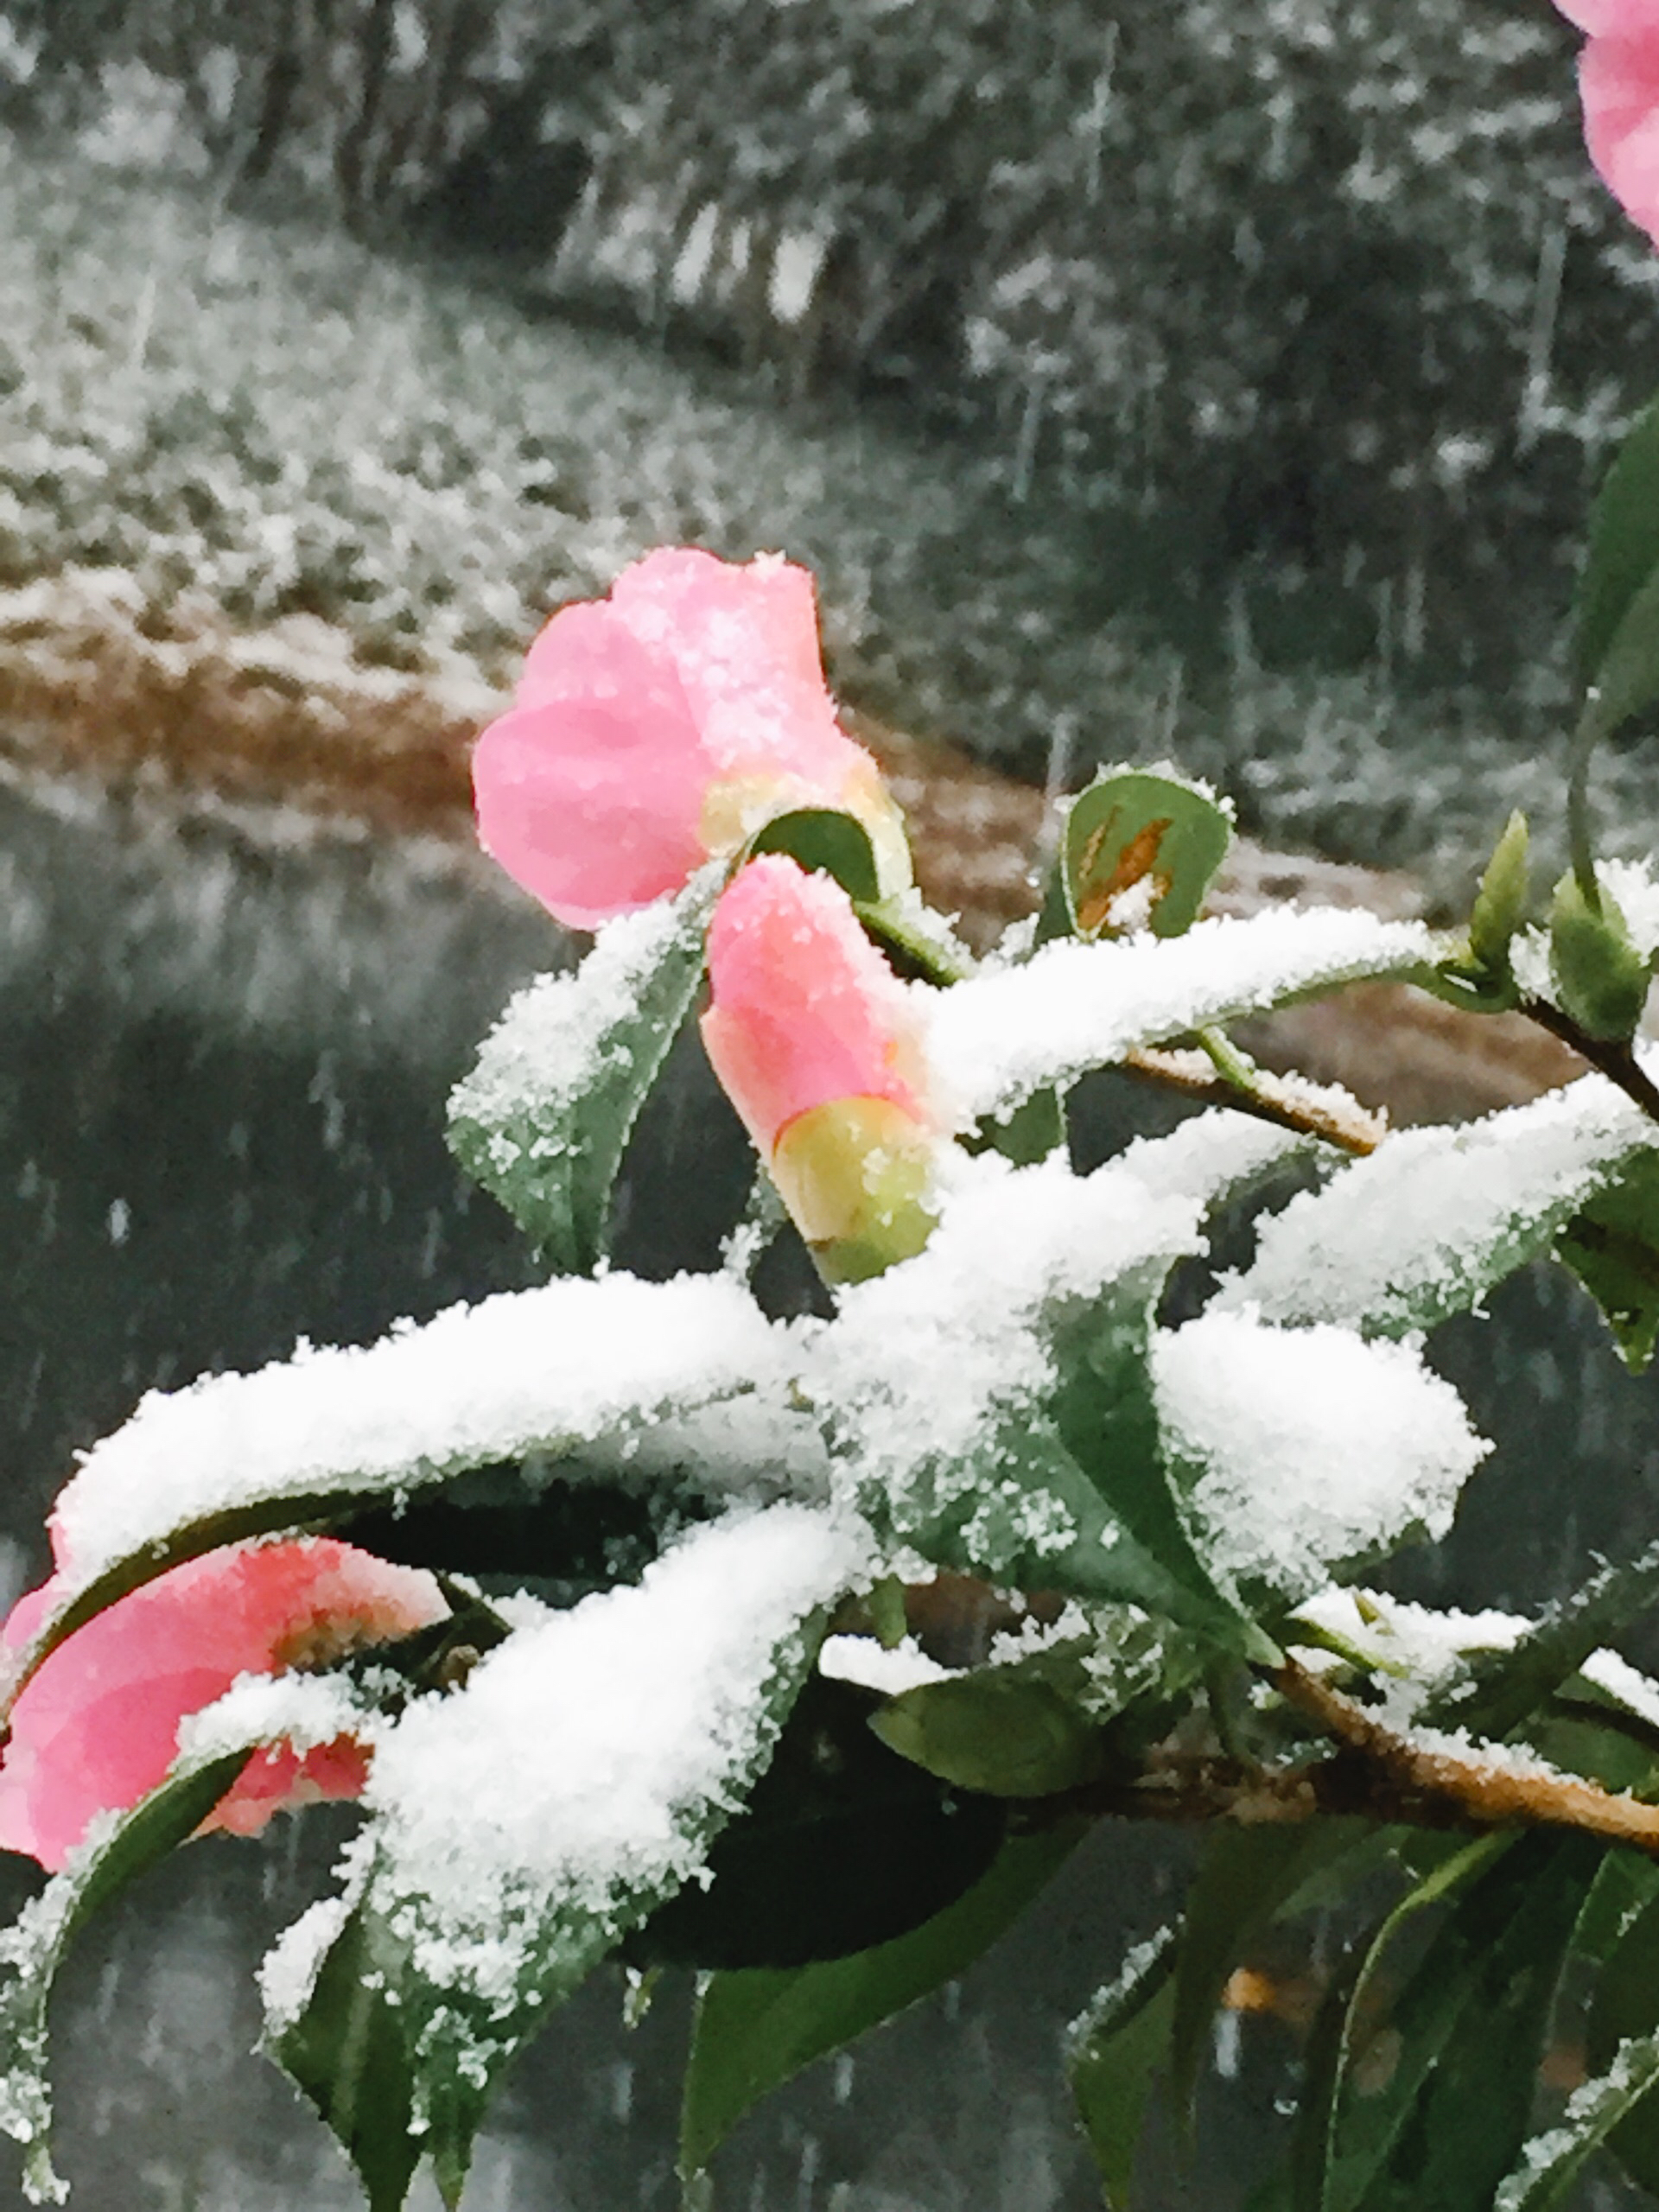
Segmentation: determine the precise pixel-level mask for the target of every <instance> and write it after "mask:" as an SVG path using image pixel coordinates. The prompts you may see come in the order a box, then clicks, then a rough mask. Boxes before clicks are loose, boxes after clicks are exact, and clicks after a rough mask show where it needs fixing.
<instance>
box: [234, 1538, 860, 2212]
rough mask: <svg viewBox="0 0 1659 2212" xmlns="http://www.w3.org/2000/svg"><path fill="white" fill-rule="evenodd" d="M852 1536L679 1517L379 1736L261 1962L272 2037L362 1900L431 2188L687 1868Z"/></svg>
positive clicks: (777, 1718)
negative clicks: (632, 1564) (608, 1584)
mask: <svg viewBox="0 0 1659 2212" xmlns="http://www.w3.org/2000/svg"><path fill="white" fill-rule="evenodd" d="M869 1564H870V1562H869V1558H868V1550H867V1548H866V1544H865V1541H864V1540H863V1538H862V1537H861V1535H859V1534H858V1533H857V1531H856V1530H855V1529H853V1528H851V1527H849V1524H848V1523H847V1522H844V1521H840V1520H836V1519H835V1518H833V1517H832V1516H830V1515H829V1514H828V1513H827V1512H824V1511H823V1510H814V1509H810V1508H807V1507H803V1506H793V1505H779V1506H773V1507H770V1508H767V1509H765V1510H761V1511H760V1512H757V1513H753V1514H750V1515H748V1516H734V1517H731V1518H728V1520H725V1521H723V1522H718V1523H715V1524H714V1525H712V1526H710V1527H706V1528H702V1529H696V1530H695V1531H694V1532H692V1533H691V1534H690V1535H688V1536H686V1537H684V1538H683V1539H682V1541H680V1542H679V1543H678V1544H677V1546H676V1547H675V1548H672V1549H671V1550H670V1551H669V1552H667V1553H665V1554H664V1556H663V1557H662V1558H661V1559H660V1560H658V1561H657V1563H656V1564H655V1565H654V1566H653V1567H651V1568H650V1569H648V1570H647V1572H646V1574H645V1579H644V1580H643V1581H642V1582H641V1583H640V1584H639V1586H636V1587H632V1588H629V1587H619V1588H617V1589H614V1590H611V1591H607V1592H601V1593H599V1594H596V1595H595V1596H594V1597H591V1598H588V1599H585V1600H584V1601H583V1602H582V1604H581V1605H577V1606H576V1607H575V1608H574V1609H573V1610H572V1611H569V1612H563V1613H550V1614H547V1615H546V1616H545V1617H544V1618H542V1619H541V1620H539V1621H538V1622H535V1623H533V1624H527V1625H525V1626H524V1627H523V1628H521V1629H519V1630H518V1632H517V1633H516V1634H514V1635H513V1636H512V1637H510V1638H509V1640H508V1641H507V1642H506V1643H504V1644H501V1645H499V1646H498V1647H497V1649H494V1650H493V1651H492V1652H490V1653H488V1654H487V1655H486V1656H485V1657H484V1658H483V1659H482V1660H481V1661H480V1663H479V1664H478V1666H477V1667H476V1668H475V1669H474V1671H473V1673H472V1674H471V1675H469V1676H468V1678H467V1681H466V1683H465V1685H464V1686H463V1687H462V1688H460V1689H459V1690H457V1691H456V1692H455V1693H454V1694H453V1695H450V1696H448V1697H445V1696H436V1697H431V1698H426V1699H423V1700H417V1701H416V1703H414V1704H412V1705H410V1707H407V1708H406V1710H405V1711H404V1713H402V1714H401V1716H400V1717H399V1718H398V1719H397V1721H396V1722H395V1723H394V1724H393V1725H391V1726H390V1727H389V1728H388V1729H387V1730H386V1732H385V1734H384V1736H383V1737H382V1738H381V1739H380V1742H379V1744H378V1748H377V1752H376V1758H375V1763H374V1767H373V1770H372V1774H371V1777H370V1781H369V1787H368V1791H367V1794H366V1797H365V1805H366V1807H367V1809H368V1811H369V1814H370V1815H371V1818H370V1822H369V1825H368V1827H366V1829H365V1832H364V1834H362V1836H361V1837H360V1838H359V1840H358V1842H357V1843H356V1844H355V1845H354V1846H353V1850H352V1853H351V1854H350V1860H349V1866H350V1872H349V1878H348V1886H347V1890H346V1906H345V1908H342V1906H341V1904H340V1903H339V1901H336V1902H334V1903H333V1904H329V1905H327V1906H325V1907H323V1908H321V1909H314V1913H313V1914H311V1915H308V1916H305V1917H304V1918H302V1920H301V1921H300V1922H298V1923H296V1926H295V1927H294V1928H293V1929H290V1930H289V1935H288V1936H286V1937H284V1938H283V1943H282V1944H281V1945H279V1946H278V1948H277V1951H276V1952H275V1953H273V1955H272V1957H271V1959H270V1961H267V1967H266V1972H265V1975H264V1988H265V1995H266V2001H267V2008H268V2013H269V2016H270V2026H271V2032H272V2034H273V2036H274V2037H276V2038H277V2042H278V2044H281V2042H282V2041H283V2038H284V2037H287V2036H289V2034H291V2033H292V2032H293V2031H294V2028H295V2024H296V2022H298V2021H300V2020H301V2019H302V2018H303V2017H304V2015H305V2013H306V2011H307V2008H308V2005H309V2003H310V2002H311V1999H312V1998H313V1994H314V1993H315V1990H316V1989H317V1987H318V1986H320V1976H321V1969H322V1965H323V1961H324V1959H325V1957H326V1955H327V1951H328V1948H329V1947H330V1946H331V1945H332V1943H334V1942H335V1941H337V1940H339V1939H340V1937H341V1936H342V1934H343V1932H344V1929H345V1927H346V1918H345V1917H344V1912H345V1911H347V1910H349V1911H352V1912H356V1913H359V1914H360V1915H361V1919H360V1922H359V1923H357V1924H358V1926H359V1928H360V1930H361V1933H360V1935H359V1936H356V1937H355V1938H354V1939H353V1940H356V1941H359V1942H362V1943H363V1944H364V1945H365V1948H366V1952H367V1955H368V1956H369V1957H370V1958H371V1959H372V1961H373V1964H374V1967H375V1970H376V1971H377V1972H378V1973H379V1974H382V1975H383V1976H384V1977H385V1986H386V1990H387V1993H388V1995H389V1996H390V1997H391V1998H392V1999H394V2000H395V2004H396V2009H397V2022H398V2024H399V2029H400V2032H401V2033H402V2035H403V2037H404V2048H405V2050H406V2052H407V2054H408V2060H409V2066H410V2080H411V2085H412V2087H411V2097H410V2126H411V2127H412V2129H413V2130H414V2131H415V2132H416V2133H418V2134H419V2135H420V2136H421V2137H422V2139H423V2144H424V2145H425V2147H426V2148H427V2149H428V2150H429V2152H430V2154H431V2157H432V2160H433V2165H434V2169H435V2173H436V2176H437V2179H438V2182H439V2185H440V2187H441V2188H442V2190H443V2191H444V2193H445V2195H446V2196H447V2197H448V2199H449V2201H450V2202H454V2201H455V2199H456V2198H457V2197H458V2196H459V2192H460V2190H461V2185H462V2183H463V2182H464V2180H465V2177H466V2172H467V2163H468V2160H469V2158H470V2155H471V2148H472V2142H473V2138H474V2133H475V2132H476V2130H477V2127H478V2125H479V2122H480V2118H481V2117H482V2114H483V2111H484V2108H485V2106H486V2102H487V2101H488V2098H489V2095H490V2093H491V2091H492V2089H493V2086H494V2084H495V2082H496V2081H497V2079H498V2077H499V2074H500V2072H501V2070H502V2069H503V2068H504V2067H505V2064H506V2063H507V2062H508V2061H509V2060H510V2059H511V2058H512V2056H513V2054H514V2052H515V2051H517V2050H518V2049H519V2047H520V2046H521V2045H522V2044H524V2041H525V2040H526V2039H527V2038H528V2037H530V2036H531V2034H533V2033H534V2031H536V2029H537V2027H538V2026H539V2025H540V2024H542V2022H543V2020H544V2019H545V2018H546V2017H547V2015H548V2013H549V2012H550V2010H551V2009H552V2008H553V2007H554V2006H555V2005H557V2004H558V2003H560V2002H561V2001H562V2000H563V1999H564V1998H565V1997H567V1996H569V1993H570V1992H571V1991H572V1990H573V1989H575V1986H577V1984H578V1983H579V1982H580V1981H581V1980H582V1979H583V1978H584V1977H585V1976H586V1974H588V1971H589V1969H590V1968H591V1967H593V1966H594V1965H595V1964H596V1963H597V1961H599V1960H600V1959H601V1958H602V1957H603V1956H604V1955H606V1953H607V1952H608V1951H609V1950H610V1949H611V1948H613V1946H614V1944H615V1943H616V1942H617V1940H618V1938H619V1937H620V1936H622V1935H623V1934H625V1933H626V1930H627V1929H629V1928H631V1927H632V1926H634V1925H636V1924H637V1923H639V1921H641V1920H643V1919H644V1918H645V1916H646V1914H647V1913H649V1912H650V1910H652V1907H653V1906H655V1905H656V1904H659V1903H660V1902H661V1901H662V1900H663V1899H664V1898H665V1897H669V1896H671V1894H672V1893H673V1892H674V1891H676V1890H677V1889H678V1888H679V1886H680V1885H681V1884H682V1883H683V1882H685V1881H686V1880H687V1879H689V1878H691V1877H692V1876H694V1875H696V1873H697V1872H699V1870H700V1869H702V1867H703V1866H705V1864H706V1860H707V1855H708V1852H709V1846H710V1844H711V1842H712V1841H713V1840H714V1837H715V1834H717V1833H718V1831H719V1830H720V1829H721V1827H722V1826H723V1825H724V1824H725V1822H726V1821H727V1820H728V1817H729V1816H730V1815H731V1814H732V1813H734V1811H735V1810H736V1809H737V1808H738V1807H739V1806H740V1805H741V1802H742V1800H743V1797H744V1796H745V1793H746V1792H747V1789H749V1787H750V1786H751V1784H752V1783H753V1782H754V1780H755V1778H756V1777H757V1776H758V1775H759V1774H760V1771H761V1770H762V1769H763V1768H764V1767H765V1765H766V1761H767V1759H768V1758H769V1757H770V1755H771V1752H772V1746H773V1745H774V1744H775V1743H776V1741H777V1738H778V1733H779V1728H780V1727H781V1726H782V1723H783V1720H784V1719H785V1715H786V1713H787V1712H788V1710H789V1707H790V1705H791V1702H792V1700H793V1699H794V1696H795V1694H796V1692H797V1690H798V1688H799V1686H800V1683H801V1681H802V1679H803V1678H804V1674H805V1671H806V1669H807V1667H808V1665H809V1664H810V1657H811V1653H812V1649H813V1645H814V1643H815V1640H816V1637H815V1630H814V1625H813V1624H814V1622H815V1620H816V1619H817V1618H818V1617H820V1616H821V1615H822V1613H823V1609H824V1608H826V1607H827V1606H829V1605H831V1604H832V1603H833V1602H834V1601H835V1599H836V1598H837V1597H838V1596H839V1595H840V1594H841V1593H842V1592H843V1591H844V1590H845V1589H846V1588H848V1587H849V1586H851V1585H853V1584H855V1583H856V1582H857V1581H859V1580H861V1579H863V1578H864V1577H865V1576H867V1574H868V1567H869Z"/></svg>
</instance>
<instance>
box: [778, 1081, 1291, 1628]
mask: <svg viewBox="0 0 1659 2212" xmlns="http://www.w3.org/2000/svg"><path fill="white" fill-rule="evenodd" d="M1243 1119H1244V1117H1243V1116H1234V1115H1230V1114H1228V1115H1218V1116H1214V1117H1210V1116H1205V1117H1202V1118H1201V1120H1200V1121H1199V1122H1196V1123H1191V1124H1188V1126H1187V1128H1185V1129H1184V1130H1182V1131H1179V1132H1177V1134H1176V1135H1174V1136H1173V1137H1171V1138H1168V1139H1165V1140H1163V1141H1162V1142H1161V1143H1160V1144H1147V1145H1142V1146H1138V1147H1133V1148H1132V1149H1131V1151H1130V1152H1129V1153H1128V1154H1125V1155H1124V1156H1123V1157H1122V1159H1121V1160H1116V1161H1114V1162H1112V1163H1111V1164H1110V1165H1109V1166H1106V1167H1103V1168H1101V1169H1099V1170H1098V1171H1097V1172H1096V1173H1095V1174H1093V1175H1090V1176H1088V1177H1086V1178H1081V1179H1079V1178H1078V1177H1076V1176H1074V1175H1072V1174H1071V1173H1070V1171H1069V1169H1068V1168H1067V1166H1066V1165H1065V1162H1064V1161H1063V1160H1058V1159H1056V1160H1048V1161H1045V1162H1043V1163H1041V1164H1040V1165H1039V1166H1033V1167H1026V1168H1020V1169H1013V1170H1010V1169H1007V1168H1004V1167H1002V1166H1001V1164H1000V1163H995V1162H991V1161H986V1162H983V1163H981V1172H979V1173H977V1174H976V1175H975V1176H974V1177H972V1178H971V1179H969V1180H968V1181H967V1182H966V1183H965V1184H964V1185H963V1187H962V1188H961V1189H959V1190H958V1191H957V1192H956V1193H955V1194H954V1195H953V1196H952V1197H951V1198H950V1199H949V1200H948V1201H947V1203H946V1205H945V1207H944V1213H943V1217H942V1219H941V1221H940V1224H939V1226H938V1229H937V1230H935V1232H934V1234H933V1236H932V1238H931V1241H930V1243H929V1244H928V1246H927V1249H926V1250H925V1251H924V1252H923V1253H921V1254H920V1255H918V1257H917V1258H916V1259H914V1260H912V1261H908V1262H906V1263H905V1264H904V1265H903V1266H901V1267H898V1268H892V1269H890V1270H889V1271H888V1272H887V1274H885V1275H882V1276H880V1277H879V1278H877V1279H876V1280H875V1281H871V1282H868V1283H864V1284H861V1285H859V1286H858V1287H857V1288H856V1289H855V1290H852V1291H849V1293H847V1294H845V1295H844V1297H843V1299H842V1310H841V1313H840V1315H839V1317H838V1318H837V1319H836V1321H835V1322H834V1323H832V1324H831V1325H829V1327H828V1328H827V1329H825V1330H824V1331H823V1332H822V1334H821V1336H820V1337H819V1338H818V1339H817V1342H816V1344H815V1345H814V1346H813V1348H812V1351H811V1354H810V1358H809V1362H808V1364H807V1366H806V1369H805V1370H804V1384H805V1388H806V1389H807V1390H808V1392H809V1394H810V1395H811V1396H812V1397H813V1398H814V1399H815V1400H816V1402H817V1404H818V1407H819V1409H820V1412H821V1414H822V1415H823V1419H824V1421H825V1423H826V1427H828V1429H829V1433H830V1436H831V1441H832V1446H833V1447H834V1449H835V1451H836V1460H837V1471H838V1474H839V1477H840V1478H841V1481H842V1484H843V1486H844V1488H845V1490H846V1491H847V1494H848V1495H849V1498H850V1500H851V1501H852V1502H853V1503H855V1506H856V1508H857V1510H859V1511H860V1512H861V1513H863V1514H865V1515H866V1516H868V1518H869V1519H870V1520H871V1521H872V1522H873V1523H874V1526H875V1527H876V1528H877V1529H878V1530H879V1531H880V1533H881V1535H883V1536H884V1538H886V1539H887V1540H890V1541H893V1542H895V1543H899V1544H901V1545H909V1546H912V1547H913V1548H915V1549H916V1550H917V1551H919V1552H920V1553H921V1554H923V1555H924V1556H925V1557H926V1558H928V1559H931V1560H934V1561H936V1562H937V1563H938V1564H940V1565H945V1566H951V1567H961V1568H963V1569H965V1570H967V1571H968V1572H970V1573H979V1574H983V1575H985V1576H987V1577H988V1579H990V1580H994V1581H998V1582H1003V1583H1012V1584H1014V1585H1017V1586H1022V1587H1026V1588H1049V1589H1065V1590H1070V1591H1072V1592H1075V1593H1076V1594H1077V1595H1079V1596H1084V1597H1093V1598H1126V1599H1130V1600H1131V1601H1132V1602H1135V1603H1137V1604H1143V1605H1147V1606H1148V1607H1149V1608H1151V1609H1152V1610H1154V1611H1159V1612H1160V1613H1164V1614H1166V1615H1169V1616H1171V1617H1173V1618H1180V1619H1185V1620H1187V1621H1189V1622H1190V1623H1192V1624H1193V1625H1198V1626H1204V1627H1206V1628H1208V1629H1209V1630H1211V1631H1214V1630H1217V1629H1218V1628H1220V1627H1221V1626H1222V1625H1223V1624H1224V1623H1226V1622H1228V1621H1229V1620H1230V1619H1232V1620H1234V1622H1235V1624H1236V1615H1234V1614H1233V1612H1232V1609H1231V1606H1230V1601H1229V1600H1227V1599H1225V1598H1224V1595H1223V1594H1222V1593H1221V1592H1218V1591H1217V1588H1216V1587H1215V1586H1214V1584H1213V1582H1212V1581H1211V1579H1210V1577H1209V1576H1208V1574H1207V1573H1205V1569H1204V1568H1203V1567H1202V1566H1201V1565H1200V1564H1199V1562H1198V1558H1197V1556H1196V1554H1194V1552H1193V1550H1192V1544H1191V1542H1190V1541H1189V1538H1188V1535H1187V1532H1186V1529H1185V1524H1184V1522H1183V1520H1182V1516H1181V1512H1180V1510H1179V1503H1178V1501H1177V1500H1176V1498H1175V1497H1174V1495H1173V1492H1172V1491H1171V1489H1170V1484H1169V1479H1168V1476H1167V1472H1166V1468H1165V1465H1164V1461H1163V1458H1162V1454H1161V1450H1160V1439H1159V1433H1158V1422H1157V1415H1156V1410H1155V1408H1154V1403H1153V1397H1152V1389H1151V1384H1150V1378H1149V1375H1148V1370H1147V1351H1148V1343H1149V1338H1150V1330H1151V1310H1152V1306H1153V1304H1154V1300H1155V1299H1156V1297H1157V1295H1158V1293H1159V1290H1160V1287H1161V1285H1162V1282H1163V1280H1164V1276H1165V1274H1166V1272H1167V1270H1168V1268H1169V1267H1170V1265H1171V1264H1172V1263H1173V1261H1174V1260H1176V1259H1177V1258H1179V1257H1180V1256H1181V1255H1183V1254H1185V1253H1189V1252H1192V1251H1195V1250H1198V1249H1202V1245H1203V1232H1202V1228H1201V1221H1202V1217H1203V1212H1204V1205H1205V1197H1206V1196H1207V1195H1208V1194H1209V1193H1210V1192H1212V1191H1217V1190H1220V1189H1223V1188H1224V1187H1226V1186H1227V1185H1229V1184H1230V1182H1231V1181H1232V1180H1233V1179H1235V1178H1236V1176H1237V1175H1238V1174H1240V1173H1244V1172H1246V1171H1247V1169H1248V1168H1249V1167H1250V1166H1259V1165H1260V1163H1261V1162H1262V1160H1264V1159H1265V1158H1269V1157H1277V1156H1282V1154H1284V1153H1285V1152H1286V1151H1287V1150H1288V1149H1289V1148H1290V1147H1289V1145H1287V1142H1286V1141H1285V1139H1284V1137H1283V1135H1282V1133H1280V1132H1273V1131H1268V1130H1266V1129H1263V1128H1261V1127H1260V1125H1258V1126H1257V1127H1256V1128H1255V1129H1249V1128H1239V1127H1236V1126H1235V1125H1236V1124H1238V1123H1242V1122H1243Z"/></svg>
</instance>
